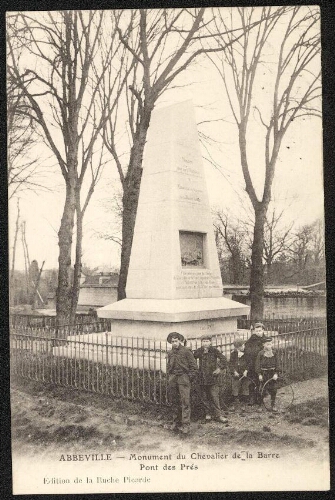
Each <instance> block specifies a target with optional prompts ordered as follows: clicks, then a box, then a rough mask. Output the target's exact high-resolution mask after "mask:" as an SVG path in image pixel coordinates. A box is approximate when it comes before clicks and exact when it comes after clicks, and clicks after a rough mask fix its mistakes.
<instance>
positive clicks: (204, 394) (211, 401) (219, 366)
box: [194, 335, 228, 424]
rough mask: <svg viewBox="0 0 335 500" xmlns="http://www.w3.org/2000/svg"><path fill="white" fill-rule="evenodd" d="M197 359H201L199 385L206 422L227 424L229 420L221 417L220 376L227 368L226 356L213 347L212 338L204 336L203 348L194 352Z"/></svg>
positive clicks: (202, 340) (202, 339)
mask: <svg viewBox="0 0 335 500" xmlns="http://www.w3.org/2000/svg"><path fill="white" fill-rule="evenodd" d="M194 357H195V359H199V383H200V389H201V402H202V404H203V406H204V408H205V411H206V420H207V421H209V420H211V419H212V417H213V418H214V419H215V420H217V421H218V422H221V423H224V424H226V423H227V422H228V420H227V419H226V418H224V417H223V416H222V415H221V408H220V384H219V377H218V376H219V374H220V372H221V370H224V369H225V368H226V367H227V360H226V358H225V356H224V355H223V354H222V353H221V352H220V351H219V350H218V349H217V348H216V347H213V346H212V337H211V336H210V335H203V336H202V337H201V347H200V348H199V349H197V350H196V351H194Z"/></svg>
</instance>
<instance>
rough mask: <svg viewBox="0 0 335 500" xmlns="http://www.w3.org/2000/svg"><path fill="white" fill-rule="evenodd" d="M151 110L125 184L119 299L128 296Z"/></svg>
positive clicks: (144, 119) (146, 113)
mask: <svg viewBox="0 0 335 500" xmlns="http://www.w3.org/2000/svg"><path fill="white" fill-rule="evenodd" d="M151 111H152V109H151V108H150V109H149V110H148V109H147V110H146V111H144V112H143V115H142V119H141V122H140V123H139V125H138V131H137V134H136V136H135V138H134V143H133V147H132V149H131V154H130V161H129V167H128V171H127V175H126V177H125V182H124V186H123V197H122V207H123V213H122V247H121V248H122V250H121V266H120V276H119V283H118V300H122V299H125V298H126V285H127V277H128V269H129V262H130V254H131V247H132V244H133V236H134V228H135V221H136V213H137V206H138V198H139V194H140V186H141V178H142V163H143V151H144V146H145V142H146V138H147V132H148V128H149V123H150V118H151Z"/></svg>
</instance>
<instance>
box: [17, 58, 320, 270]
mask: <svg viewBox="0 0 335 500" xmlns="http://www.w3.org/2000/svg"><path fill="white" fill-rule="evenodd" d="M261 77H262V75H260V78H261ZM265 78H266V77H265ZM265 82H266V80H265ZM178 83H182V84H185V83H191V85H189V86H185V87H183V88H179V89H172V90H170V91H168V92H167V93H165V94H164V95H163V96H162V98H161V100H160V101H159V102H158V103H157V107H159V106H165V105H169V104H172V103H176V102H180V101H183V100H187V99H192V100H193V103H194V105H195V107H196V115H197V121H198V123H199V122H201V121H204V120H217V119H223V120H224V121H212V122H211V123H209V124H206V125H201V126H200V127H199V129H200V130H201V131H203V132H205V133H206V134H208V135H210V136H211V137H214V138H216V139H217V140H219V141H220V144H217V145H215V144H214V145H213V146H212V147H211V148H210V153H211V155H212V157H213V158H215V161H216V163H217V164H218V165H219V168H218V169H215V168H214V167H213V166H212V165H210V164H209V163H208V162H207V161H206V160H204V165H205V173H206V179H207V186H208V190H209V200H210V203H211V205H212V206H218V207H222V208H223V209H227V210H228V211H229V212H230V213H232V215H233V216H234V217H238V216H239V215H240V214H241V213H242V211H243V209H242V207H241V203H240V201H239V199H238V196H237V194H236V193H238V194H239V195H240V196H243V188H244V181H243V178H242V172H241V167H240V163H239V149H238V137H237V128H236V125H235V123H234V122H233V118H232V115H231V112H230V109H229V105H228V102H227V99H226V96H225V92H224V88H223V84H222V81H221V79H220V76H219V75H218V73H217V72H216V70H215V69H214V67H213V66H212V64H211V63H210V61H209V60H208V59H207V58H203V59H202V60H201V61H200V62H199V64H197V65H193V66H192V68H191V69H190V70H189V71H188V72H186V73H184V74H183V77H182V78H180V79H179V82H178ZM262 86H264V85H262ZM260 89H261V87H258V91H259V92H260V91H261V90H260ZM263 90H264V89H263ZM261 98H262V99H263V101H264V102H266V99H267V91H266V89H265V92H264V93H263V94H262V97H261ZM252 126H253V127H257V126H258V125H257V124H256V122H254V123H253V124H252ZM253 131H254V130H253ZM260 136H261V134H259V135H258V134H255V137H260ZM43 149H44V148H43V147H41V146H39V149H38V150H37V154H41V153H42V152H43ZM262 151H263V150H262V148H261V147H260V144H259V143H258V142H257V140H255V141H253V142H252V141H250V142H249V144H248V152H249V153H250V156H251V158H252V159H253V164H252V177H253V180H254V182H255V185H256V188H257V182H258V185H260V184H261V183H262V174H263V169H262V164H263V163H262V156H260V154H262ZM206 154H207V153H206V152H205V151H204V156H206ZM42 155H43V153H42ZM46 163H47V165H51V164H52V163H53V160H49V161H48V162H46ZM54 163H55V162H54ZM49 171H50V173H49V175H48V185H49V187H50V188H51V191H49V192H39V193H38V194H34V193H32V192H29V191H27V192H23V193H21V194H20V208H21V215H22V219H24V220H26V237H27V243H28V247H29V254H30V260H33V259H36V260H37V261H38V263H39V265H41V263H42V261H43V260H45V265H44V269H50V268H53V267H57V259H58V240H57V232H58V229H59V225H60V219H61V214H62V208H63V201H64V181H63V178H62V176H61V175H60V172H58V171H57V167H53V168H50V169H49ZM118 189H119V180H118V177H117V173H116V167H115V165H114V164H113V162H112V161H110V163H109V164H108V165H106V167H105V170H104V173H103V177H102V179H101V182H100V184H99V185H98V186H97V188H96V191H95V193H94V195H93V198H92V200H91V203H90V206H89V207H88V210H87V213H86V215H85V220H84V240H83V263H84V264H86V265H89V266H91V267H95V266H100V265H106V266H118V265H119V259H120V248H119V246H118V245H117V244H116V243H113V242H111V241H104V240H102V239H99V238H98V237H97V236H96V234H95V233H96V232H103V231H104V230H106V229H108V228H109V227H111V226H113V224H115V216H114V214H113V213H112V211H111V210H110V209H108V200H110V199H112V198H113V195H114V193H115V191H116V190H118ZM273 195H274V199H275V203H276V206H278V208H284V207H285V209H286V210H285V219H286V223H287V224H289V223H291V221H295V224H296V226H299V225H302V224H305V223H309V222H312V221H313V220H315V219H316V218H317V217H320V216H322V215H323V181H322V124H321V120H320V119H317V118H314V117H305V119H301V120H300V121H299V123H298V122H294V123H293V124H292V125H291V127H290V128H289V130H288V132H287V135H286V137H285V140H284V141H283V144H282V147H281V151H280V154H279V159H278V162H277V166H276V176H275V180H274V187H273ZM244 196H245V195H244ZM245 200H246V201H245V203H248V201H247V197H245ZM106 205H107V208H106ZM15 217H16V201H15V202H14V203H11V204H10V207H9V225H10V234H9V241H10V249H11V247H12V244H13V230H14V224H15ZM16 268H17V269H24V258H23V251H22V245H21V242H20V241H19V242H18V246H17V257H16Z"/></svg>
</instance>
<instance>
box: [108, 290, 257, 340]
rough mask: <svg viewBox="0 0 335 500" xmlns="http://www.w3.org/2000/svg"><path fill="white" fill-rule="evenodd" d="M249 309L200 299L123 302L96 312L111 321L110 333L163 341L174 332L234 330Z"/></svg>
mask: <svg viewBox="0 0 335 500" xmlns="http://www.w3.org/2000/svg"><path fill="white" fill-rule="evenodd" d="M248 312H249V307H248V306H245V305H244V304H240V303H239V302H235V301H233V300H230V299H226V298H224V297H215V298H202V299H175V300H160V299H124V300H121V301H119V302H115V303H114V304H110V305H108V306H105V307H102V308H100V309H99V310H98V316H99V317H101V318H112V320H113V322H112V334H113V333H115V334H117V335H120V336H122V337H143V338H147V339H156V340H166V337H167V335H168V334H169V333H170V332H172V331H177V332H179V333H181V334H182V335H184V336H185V337H186V338H188V339H190V338H198V337H200V336H201V335H203V334H205V333H206V334H207V333H209V334H211V335H213V336H214V335H220V334H223V333H231V332H234V331H236V329H237V317H238V316H241V315H245V314H248Z"/></svg>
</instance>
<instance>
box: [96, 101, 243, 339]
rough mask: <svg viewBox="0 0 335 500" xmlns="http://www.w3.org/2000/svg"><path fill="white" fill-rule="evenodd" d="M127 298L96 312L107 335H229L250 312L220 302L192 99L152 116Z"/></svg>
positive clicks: (157, 336)
mask: <svg viewBox="0 0 335 500" xmlns="http://www.w3.org/2000/svg"><path fill="white" fill-rule="evenodd" d="M126 295H127V298H126V299H124V300H121V301H119V302H114V303H113V304H110V305H107V306H105V307H102V308H100V309H98V311H97V312H98V316H99V317H100V318H112V320H113V321H112V333H115V334H117V335H120V336H127V337H128V336H132V337H144V338H154V339H158V340H159V339H162V340H163V339H164V340H165V339H166V336H167V334H168V333H169V332H170V331H178V332H180V333H182V334H183V335H185V336H186V337H187V338H196V337H199V336H201V335H203V334H204V333H212V334H213V335H216V334H220V333H225V332H234V331H236V329H237V317H238V316H241V315H245V314H248V312H249V307H248V306H246V305H244V304H240V303H238V302H235V301H232V300H229V299H227V298H224V297H222V280H221V274H220V268H219V261H218V256H217V250H216V245H215V239H214V232H213V225H212V220H211V214H210V207H209V202H208V195H207V187H206V180H205V177H204V169H203V164H202V157H201V153H200V147H199V140H198V133H197V127H196V121H195V116H194V109H193V105H192V102H191V101H185V102H182V103H179V104H175V105H172V106H169V107H166V108H163V109H159V110H157V111H155V112H154V113H153V114H152V119H151V123H150V128H149V132H148V140H147V144H146V146H145V151H144V160H143V175H142V181H141V188H140V196H139V204H138V212H137V217H136V224H135V231H134V239H133V246H132V252H131V257H130V265H129V272H128V280H127V287H126Z"/></svg>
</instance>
